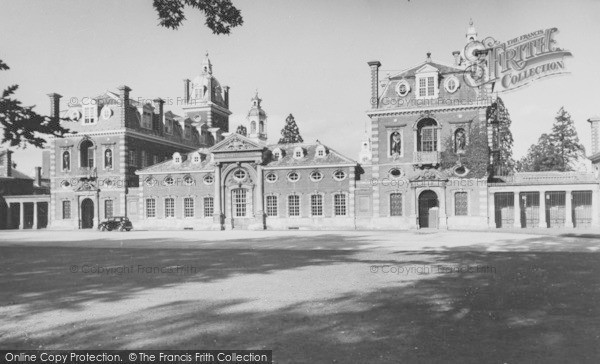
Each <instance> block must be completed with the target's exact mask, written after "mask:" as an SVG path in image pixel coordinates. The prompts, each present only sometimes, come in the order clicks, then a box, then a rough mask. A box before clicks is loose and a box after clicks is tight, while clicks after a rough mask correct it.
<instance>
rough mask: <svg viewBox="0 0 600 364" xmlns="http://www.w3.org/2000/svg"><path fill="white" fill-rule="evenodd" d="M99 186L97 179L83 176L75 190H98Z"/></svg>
mask: <svg viewBox="0 0 600 364" xmlns="http://www.w3.org/2000/svg"><path fill="white" fill-rule="evenodd" d="M97 190H98V186H97V185H96V181H94V180H92V179H87V178H82V179H81V180H79V183H77V185H76V186H75V188H74V191H75V192H84V191H97Z"/></svg>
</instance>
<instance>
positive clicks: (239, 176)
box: [233, 169, 246, 181]
mask: <svg viewBox="0 0 600 364" xmlns="http://www.w3.org/2000/svg"><path fill="white" fill-rule="evenodd" d="M233 178H235V179H236V180H238V181H242V180H243V179H244V178H246V171H244V170H243V169H238V170H237V171H235V172H233Z"/></svg>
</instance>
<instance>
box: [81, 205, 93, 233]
mask: <svg viewBox="0 0 600 364" xmlns="http://www.w3.org/2000/svg"><path fill="white" fill-rule="evenodd" d="M93 227H94V201H92V200H91V199H89V198H86V199H84V200H83V201H81V228H82V229H91V228H93Z"/></svg>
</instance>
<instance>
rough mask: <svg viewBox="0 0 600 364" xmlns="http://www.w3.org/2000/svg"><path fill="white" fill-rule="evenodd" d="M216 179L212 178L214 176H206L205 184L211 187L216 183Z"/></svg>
mask: <svg viewBox="0 0 600 364" xmlns="http://www.w3.org/2000/svg"><path fill="white" fill-rule="evenodd" d="M214 180H215V179H214V177H213V176H212V174H207V175H206V176H204V183H205V184H207V185H210V184H212V183H213V182H214Z"/></svg>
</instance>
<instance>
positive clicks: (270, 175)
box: [265, 172, 277, 183]
mask: <svg viewBox="0 0 600 364" xmlns="http://www.w3.org/2000/svg"><path fill="white" fill-rule="evenodd" d="M265 179H266V180H267V182H271V183H273V182H275V181H277V175H276V174H275V173H273V172H270V173H268V174H267V176H266V177H265Z"/></svg>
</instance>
